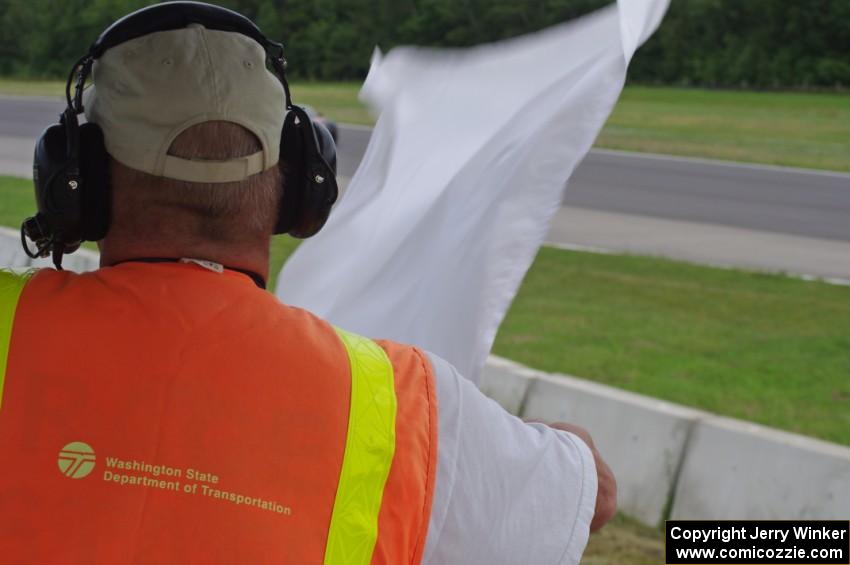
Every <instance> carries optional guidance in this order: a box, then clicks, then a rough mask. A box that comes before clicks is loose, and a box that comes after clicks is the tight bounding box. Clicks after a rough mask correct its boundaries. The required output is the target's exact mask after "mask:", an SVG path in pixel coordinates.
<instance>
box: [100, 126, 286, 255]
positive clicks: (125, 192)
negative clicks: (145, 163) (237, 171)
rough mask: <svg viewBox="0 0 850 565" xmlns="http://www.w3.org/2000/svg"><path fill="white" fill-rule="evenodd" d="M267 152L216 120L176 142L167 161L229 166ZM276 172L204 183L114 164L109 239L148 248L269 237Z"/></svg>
mask: <svg viewBox="0 0 850 565" xmlns="http://www.w3.org/2000/svg"><path fill="white" fill-rule="evenodd" d="M260 150H261V145H260V142H259V140H258V139H257V138H256V136H255V135H254V134H252V133H251V132H249V131H248V130H246V129H245V128H243V127H242V126H239V125H237V124H234V123H231V122H225V121H210V122H203V123H200V124H197V125H194V126H192V127H190V128H188V129H187V130H185V131H184V132H183V133H181V134H180V135H178V136H177V138H176V139H175V140H174V142H173V143H172V144H171V147H170V148H169V149H168V154H169V155H173V156H176V157H181V158H183V159H190V160H195V161H208V160H227V159H231V158H234V157H244V156H247V155H251V154H254V153H256V152H257V151H260ZM280 179H281V173H280V169H279V167H277V166H275V167H272V168H270V169H268V170H266V171H263V172H261V173H257V174H255V175H252V176H249V177H248V178H247V179H245V180H241V181H236V182H224V183H200V182H189V181H182V180H176V179H171V178H166V177H161V176H154V175H151V174H148V173H145V172H142V171H139V170H136V169H132V168H130V167H128V166H126V165H123V164H121V163H119V162H118V161H116V160H115V159H111V160H110V185H111V189H112V200H113V204H112V226H111V228H110V233H109V236H108V237H112V238H115V237H122V238H130V237H131V238H138V239H144V240H147V241H149V242H151V241H158V240H174V239H179V240H181V241H184V242H186V243H192V242H200V241H204V242H209V243H216V244H222V245H233V244H250V243H252V242H256V241H261V240H262V239H263V238H268V237H270V236H271V233H272V230H273V228H274V223H275V221H276V219H277V213H278V209H279V202H280V198H281V192H282V191H281V180H280Z"/></svg>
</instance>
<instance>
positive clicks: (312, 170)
mask: <svg viewBox="0 0 850 565" xmlns="http://www.w3.org/2000/svg"><path fill="white" fill-rule="evenodd" d="M280 161H281V163H282V166H283V198H282V199H281V207H280V211H279V213H278V223H277V228H276V230H275V233H289V234H291V235H292V236H294V237H299V238H307V237H310V236H312V235H315V234H316V233H317V232H318V231H319V230H320V229H322V226H324V225H325V222H326V221H327V219H328V215H329V214H330V211H331V208H332V207H333V204H334V202H336V199H337V196H338V195H339V188H338V187H337V182H336V146H335V145H334V142H333V138H332V137H331V135H330V133H329V132H328V131H327V129H325V128H324V126H322V125H321V124H314V123H313V122H312V121H311V120H310V118H309V116H307V113H306V112H305V111H304V110H303V109H301V108H299V107H298V106H293V107H292V109H291V110H290V111H289V112H288V113H287V115H286V118H285V119H284V121H283V132H282V134H281V144H280Z"/></svg>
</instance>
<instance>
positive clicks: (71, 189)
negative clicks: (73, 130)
mask: <svg viewBox="0 0 850 565" xmlns="http://www.w3.org/2000/svg"><path fill="white" fill-rule="evenodd" d="M33 183H34V185H35V198H36V204H37V205H38V219H39V222H40V223H41V224H42V225H43V226H44V229H45V232H46V233H48V234H51V235H52V239H53V240H54V241H59V242H63V243H65V244H66V245H67V246H68V247H71V246H75V245H78V244H79V242H80V241H81V239H82V232H81V229H80V219H81V211H80V208H81V207H80V192H81V191H80V184H81V183H80V179H79V174H78V171H77V166H76V163H75V162H74V160H73V159H71V158H70V157H69V155H68V138H67V131H66V128H65V127H64V126H62V125H60V124H54V125H52V126H50V127H48V128H47V129H46V130H45V131H44V133H43V134H41V137H40V138H39V139H38V141H37V142H36V145H35V155H34V158H33Z"/></svg>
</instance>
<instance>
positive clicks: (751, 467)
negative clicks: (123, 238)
mask: <svg viewBox="0 0 850 565" xmlns="http://www.w3.org/2000/svg"><path fill="white" fill-rule="evenodd" d="M848 517H850V448H847V447H844V446H841V445H836V444H832V443H827V442H824V441H819V440H816V439H812V438H807V437H803V436H799V435H796V434H791V433H787V432H782V431H779V430H774V429H770V428H766V427H763V426H759V425H756V424H750V423H747V422H741V421H738V420H732V419H729V418H720V417H714V416H713V417H708V418H705V419H703V420H701V421H699V422H698V423H697V424H696V426H695V428H694V433H693V436H692V439H691V442H690V445H689V446H688V450H687V453H686V455H685V462H684V465H683V466H682V472H681V474H680V476H679V482H678V485H677V488H676V495H675V498H674V504H673V518H680V519H696V520H711V519H720V518H736V519H750V520H768V519H773V520H777V519H797V518H799V519H821V520H824V519H835V520H846V519H847V518H848Z"/></svg>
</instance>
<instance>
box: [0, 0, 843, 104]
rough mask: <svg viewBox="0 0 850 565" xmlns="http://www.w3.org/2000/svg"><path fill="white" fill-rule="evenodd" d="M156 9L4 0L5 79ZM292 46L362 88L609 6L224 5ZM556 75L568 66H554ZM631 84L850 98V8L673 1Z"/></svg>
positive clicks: (289, 49)
mask: <svg viewBox="0 0 850 565" xmlns="http://www.w3.org/2000/svg"><path fill="white" fill-rule="evenodd" d="M151 3H153V2H151V1H149V0H148V1H146V0H61V1H56V0H0V26H2V29H3V34H2V36H0V75H3V76H18V77H31V78H59V77H62V78H64V76H65V75H66V73H67V70H68V67H69V66H70V65H71V64H72V63H73V61H75V60H76V59H77V58H78V57H79V56H80V55H81V54H83V53H84V52H85V51H86V49H87V47H88V45H89V44H90V43H91V41H92V40H93V39H94V38H95V37H96V36H97V35H98V34H99V33H100V32H101V31H102V30H103V29H104V28H105V27H106V26H108V25H109V24H110V23H111V22H112V21H114V20H115V19H117V18H118V17H120V16H122V15H124V14H126V13H128V12H130V11H132V10H135V9H137V8H140V7H142V6H144V5H147V4H151ZM217 3H219V4H221V5H223V6H226V7H229V8H232V9H235V10H237V11H239V12H241V13H243V14H245V15H247V16H248V17H250V18H252V19H253V20H254V21H256V22H257V23H258V24H259V26H260V27H261V29H262V30H263V31H264V32H265V33H266V35H268V36H269V37H272V38H276V39H280V40H281V41H283V43H284V45H285V46H286V53H287V58H288V59H289V61H290V67H289V68H290V73H291V75H292V76H293V77H294V78H299V79H314V80H348V79H362V78H363V77H364V76H365V74H366V71H367V70H368V67H369V58H370V55H371V52H372V49H373V48H374V46H375V45H379V46H380V47H381V48H382V49H383V50H385V51H386V50H388V49H390V48H392V47H393V46H395V45H402V44H415V45H430V46H441V47H460V46H468V45H475V44H479V43H486V42H491V41H496V40H499V39H503V38H507V37H513V36H516V35H521V34H523V33H528V32H531V31H534V30H538V29H542V28H545V27H548V26H550V25H554V24H556V23H560V22H563V21H566V20H569V19H572V18H575V17H577V16H580V15H582V14H585V13H588V12H590V11H592V10H594V9H597V8H599V7H601V6H604V5H606V4H608V3H610V0H217ZM553 64H557V63H556V62H555V61H553ZM629 80H630V82H632V83H647V84H669V85H685V86H707V87H732V88H837V87H839V88H846V87H847V86H850V1H847V0H671V6H670V10H669V12H668V14H667V17H666V18H665V20H664V22H663V23H662V25H661V27H660V29H659V30H658V32H657V33H656V34H655V36H653V37H652V38H651V39H650V40H649V41H648V42H647V43H646V45H644V46H643V47H642V48H641V49H640V51H639V52H638V54H637V55H636V56H635V59H634V60H633V63H632V68H631V70H630V73H629Z"/></svg>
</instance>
